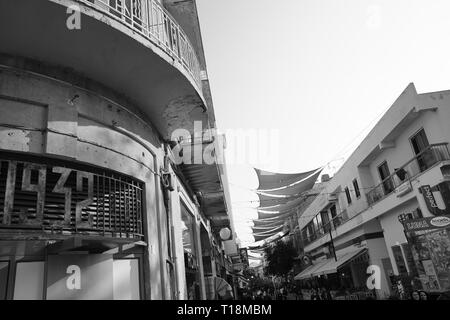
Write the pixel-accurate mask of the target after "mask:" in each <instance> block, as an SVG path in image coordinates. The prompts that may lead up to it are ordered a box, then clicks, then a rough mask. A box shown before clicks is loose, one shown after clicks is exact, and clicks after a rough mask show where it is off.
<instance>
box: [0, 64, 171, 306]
mask: <svg viewBox="0 0 450 320" xmlns="http://www.w3.org/2000/svg"><path fill="white" fill-rule="evenodd" d="M130 109H131V108H127V107H126V106H122V105H119V104H116V103H114V102H112V101H110V100H107V99H105V98H103V97H102V96H99V95H97V94H95V93H93V92H88V91H86V90H84V89H81V88H78V87H74V86H71V85H70V84H67V83H62V82H59V81H55V80H52V79H49V78H45V77H41V76H39V75H35V74H29V73H27V72H25V71H19V70H10V69H5V68H2V69H0V150H10V151H20V152H30V153H33V154H39V155H43V156H49V157H59V158H65V159H69V160H74V161H80V162H83V163H87V164H90V165H95V166H100V167H104V168H107V169H111V170H115V171H118V172H120V173H123V174H126V175H130V176H133V177H135V178H137V179H139V180H141V181H143V182H144V183H145V200H146V208H145V209H146V212H145V213H146V223H147V225H146V227H147V235H148V247H147V250H148V252H147V255H148V259H147V260H148V261H146V263H145V264H147V265H148V266H147V267H148V268H147V270H146V271H145V270H144V273H145V274H146V275H147V276H148V277H149V279H147V283H148V284H149V285H150V286H151V287H148V288H147V289H146V292H145V294H146V295H144V296H146V297H147V298H152V299H162V298H163V297H164V291H163V290H162V287H163V285H162V284H163V283H164V277H163V273H162V271H161V270H162V269H161V265H162V262H161V261H164V263H165V255H164V254H162V253H163V252H165V251H166V250H163V245H162V242H163V241H164V240H162V239H163V238H164V237H163V236H161V233H163V232H166V230H165V228H164V227H160V223H161V217H160V215H161V214H162V213H161V211H162V210H163V209H164V208H163V204H162V200H161V199H162V197H161V190H160V183H159V177H158V176H157V175H156V173H158V171H159V167H160V165H161V164H160V162H161V159H162V150H161V148H160V145H159V144H158V143H157V142H158V138H157V137H156V136H155V135H154V133H153V132H154V131H153V130H152V129H151V128H150V127H149V124H148V123H146V122H145V121H143V120H142V119H140V118H139V117H137V116H136V115H135V114H134V113H132V112H130Z"/></svg>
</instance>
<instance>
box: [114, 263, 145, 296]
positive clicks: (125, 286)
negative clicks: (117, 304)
mask: <svg viewBox="0 0 450 320" xmlns="http://www.w3.org/2000/svg"><path fill="white" fill-rule="evenodd" d="M113 283H114V300H139V299H140V293H139V283H140V281H139V260H138V259H118V260H114V261H113Z"/></svg>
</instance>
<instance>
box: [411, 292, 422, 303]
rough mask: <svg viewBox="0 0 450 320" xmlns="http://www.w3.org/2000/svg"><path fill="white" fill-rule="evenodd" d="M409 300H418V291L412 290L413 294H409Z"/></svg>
mask: <svg viewBox="0 0 450 320" xmlns="http://www.w3.org/2000/svg"><path fill="white" fill-rule="evenodd" d="M411 300H416V301H418V300H420V294H419V291H417V290H414V291H413V292H411Z"/></svg>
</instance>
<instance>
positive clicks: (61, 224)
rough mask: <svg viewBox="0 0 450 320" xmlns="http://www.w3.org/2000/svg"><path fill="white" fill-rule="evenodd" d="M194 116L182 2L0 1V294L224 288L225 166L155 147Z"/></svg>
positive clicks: (144, 295) (202, 118)
mask: <svg viewBox="0 0 450 320" xmlns="http://www.w3.org/2000/svg"><path fill="white" fill-rule="evenodd" d="M69 8H70V10H69ZM78 10H79V11H78ZM77 12H78V13H79V14H80V20H79V22H80V26H79V27H80V28H74V29H69V28H68V27H67V19H68V18H69V17H70V15H71V14H77ZM195 123H200V124H201V127H202V128H203V130H207V129H214V128H215V119H214V110H213V105H212V101H211V95H210V92H209V82H208V78H207V73H206V65H205V58H204V55H203V48H202V42H201V35H200V28H199V23H198V17H197V11H196V4H195V1H194V0H192V1H183V2H177V1H173V0H115V1H112V0H79V1H71V0H33V1H29V0H1V1H0V299H207V298H209V299H210V298H214V296H212V297H211V290H210V288H209V286H210V284H209V283H208V279H209V278H213V277H221V278H223V279H225V280H226V281H227V282H228V283H230V284H232V285H233V282H234V274H233V272H234V271H233V267H232V261H231V257H230V256H229V255H232V254H236V253H237V252H236V245H235V243H234V238H233V234H234V232H233V231H232V227H231V226H232V221H231V220H232V217H231V210H230V206H229V204H227V202H228V201H229V192H228V189H227V173H226V167H225V165H224V164H223V163H217V162H216V163H215V164H203V163H200V164H198V163H197V164H190V163H189V162H188V163H184V164H179V163H175V161H174V154H173V152H172V149H171V148H174V147H176V145H177V144H176V143H173V142H172V143H168V142H169V140H170V138H171V133H172V132H173V131H174V130H176V129H184V130H187V131H188V132H189V133H191V134H192V133H193V132H194V126H195ZM181 143H184V144H186V143H188V144H190V145H193V144H199V145H200V147H201V148H202V151H203V148H206V147H207V146H208V145H211V144H213V145H214V147H215V148H216V150H218V149H223V147H224V145H223V144H222V143H220V140H219V139H214V137H212V138H211V139H210V140H208V141H204V140H203V139H202V140H201V141H196V140H195V139H191V140H189V139H187V140H183V141H182V142H181ZM219 151H220V150H219ZM229 229H231V230H229ZM230 231H231V232H230Z"/></svg>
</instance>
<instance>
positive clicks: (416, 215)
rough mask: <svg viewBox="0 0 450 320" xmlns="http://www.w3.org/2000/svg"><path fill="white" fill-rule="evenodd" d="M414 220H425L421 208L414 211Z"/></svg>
mask: <svg viewBox="0 0 450 320" xmlns="http://www.w3.org/2000/svg"><path fill="white" fill-rule="evenodd" d="M413 218H414V219H420V218H423V214H422V210H420V208H417V209H416V210H414V211H413Z"/></svg>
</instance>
